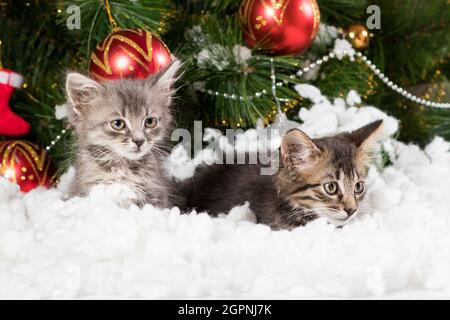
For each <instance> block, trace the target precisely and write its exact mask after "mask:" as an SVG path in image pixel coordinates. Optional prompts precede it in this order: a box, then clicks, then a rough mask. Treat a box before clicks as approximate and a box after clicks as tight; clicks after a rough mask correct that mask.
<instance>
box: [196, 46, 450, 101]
mask: <svg viewBox="0 0 450 320" xmlns="http://www.w3.org/2000/svg"><path fill="white" fill-rule="evenodd" d="M341 53H342V54H343V55H344V56H346V55H348V51H346V50H343V51H341ZM355 55H356V56H357V57H358V58H360V59H361V60H362V61H363V62H364V63H365V64H366V65H367V66H368V67H369V68H370V69H371V70H372V71H373V73H374V74H375V75H376V76H377V77H378V78H379V79H380V80H381V81H383V83H385V84H386V85H387V86H388V87H389V88H390V89H392V90H394V91H396V92H397V93H399V94H400V95H402V96H403V97H405V98H406V99H408V100H410V101H412V102H414V103H418V104H421V105H424V106H427V107H434V108H446V109H447V108H450V103H440V102H434V101H428V100H425V99H422V98H420V97H416V96H414V95H412V94H411V93H409V92H407V91H406V90H405V89H403V88H401V87H400V86H398V85H396V84H394V83H393V82H392V81H391V80H389V78H388V77H387V76H385V75H384V74H383V73H382V72H381V71H380V69H378V68H377V66H376V65H375V64H373V62H372V61H370V60H369V59H368V58H367V57H366V56H365V55H363V54H362V53H361V52H356V53H355ZM334 58H336V53H335V52H334V51H331V52H330V53H328V54H326V55H324V56H323V57H322V58H321V59H318V60H316V61H315V62H312V63H310V65H309V66H306V67H303V68H302V69H300V70H299V71H297V74H292V75H290V76H289V79H291V80H295V79H296V78H297V77H301V76H302V75H303V74H305V73H307V72H309V71H310V70H312V69H314V68H317V67H318V66H320V65H322V64H323V63H324V62H327V61H329V60H330V59H334ZM272 62H273V58H271V63H272ZM271 79H272V89H273V82H274V80H273V79H274V76H273V75H271ZM285 84H286V83H283V82H277V83H276V86H277V87H281V86H283V85H285ZM200 91H201V92H205V93H207V94H209V95H211V96H221V97H223V98H225V99H231V100H238V99H239V100H240V101H244V100H245V99H248V100H253V99H257V98H261V97H262V96H263V95H267V94H268V92H267V91H266V90H263V91H260V92H256V93H255V94H253V95H248V96H245V97H244V96H236V95H234V94H233V95H230V94H227V93H221V92H217V91H216V92H213V91H212V90H205V89H202V90H200ZM278 100H279V101H281V102H288V101H289V100H290V99H287V98H278Z"/></svg>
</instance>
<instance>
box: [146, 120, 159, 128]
mask: <svg viewBox="0 0 450 320" xmlns="http://www.w3.org/2000/svg"><path fill="white" fill-rule="evenodd" d="M157 124H158V120H157V119H156V118H147V119H145V127H146V128H149V129H153V128H154V127H156V125H157Z"/></svg>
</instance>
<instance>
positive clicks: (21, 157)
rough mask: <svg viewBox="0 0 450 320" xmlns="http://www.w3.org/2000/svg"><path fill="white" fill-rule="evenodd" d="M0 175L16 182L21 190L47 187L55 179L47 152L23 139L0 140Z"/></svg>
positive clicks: (26, 190)
mask: <svg viewBox="0 0 450 320" xmlns="http://www.w3.org/2000/svg"><path fill="white" fill-rule="evenodd" d="M0 176H3V177H6V178H8V179H9V180H10V181H12V182H15V183H17V184H18V185H19V187H20V190H22V191H23V192H28V191H30V190H32V189H35V188H37V187H45V188H49V187H50V186H51V185H52V184H53V183H54V181H55V179H56V176H55V170H54V168H53V165H52V163H51V161H50V158H49V157H48V155H47V152H46V151H45V150H44V149H42V148H40V147H38V146H36V145H35V144H33V143H30V142H27V141H24V140H11V141H3V142H0Z"/></svg>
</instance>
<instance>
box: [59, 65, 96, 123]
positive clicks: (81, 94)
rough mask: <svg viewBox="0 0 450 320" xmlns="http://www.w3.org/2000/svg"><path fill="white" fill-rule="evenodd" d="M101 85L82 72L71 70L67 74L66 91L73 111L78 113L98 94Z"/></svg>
mask: <svg viewBox="0 0 450 320" xmlns="http://www.w3.org/2000/svg"><path fill="white" fill-rule="evenodd" d="M101 89H102V86H101V85H100V84H99V83H98V82H96V81H95V80H92V79H90V78H88V77H86V76H83V75H82V74H79V73H76V72H72V73H69V74H68V75H67V79H66V91H67V96H68V98H69V102H70V103H71V104H72V106H73V111H74V112H75V113H76V114H78V115H79V114H80V113H82V112H83V110H84V109H85V108H86V106H88V105H89V104H90V103H91V101H92V100H93V99H94V98H95V97H96V96H97V95H98V93H99V92H100V90H101Z"/></svg>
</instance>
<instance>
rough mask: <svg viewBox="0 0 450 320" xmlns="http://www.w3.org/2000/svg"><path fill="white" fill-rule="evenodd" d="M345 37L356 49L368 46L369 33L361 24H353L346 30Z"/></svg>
mask: <svg viewBox="0 0 450 320" xmlns="http://www.w3.org/2000/svg"><path fill="white" fill-rule="evenodd" d="M347 37H348V38H349V39H350V41H351V42H352V43H353V46H354V47H355V48H356V49H365V48H367V47H368V46H369V40H370V37H371V33H370V32H369V30H367V27H366V26H364V25H362V24H355V25H352V26H350V27H349V28H348V30H347Z"/></svg>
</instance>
